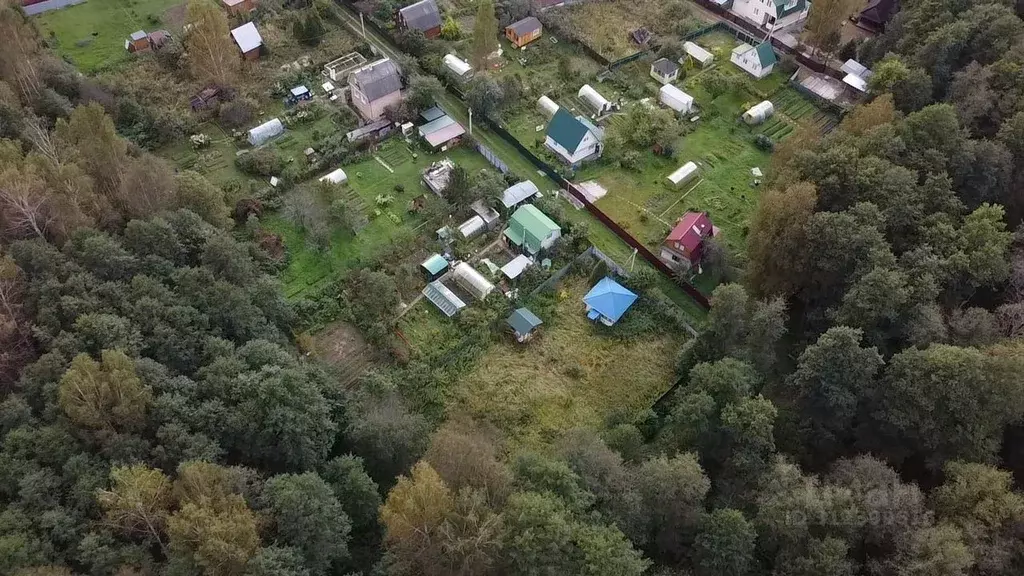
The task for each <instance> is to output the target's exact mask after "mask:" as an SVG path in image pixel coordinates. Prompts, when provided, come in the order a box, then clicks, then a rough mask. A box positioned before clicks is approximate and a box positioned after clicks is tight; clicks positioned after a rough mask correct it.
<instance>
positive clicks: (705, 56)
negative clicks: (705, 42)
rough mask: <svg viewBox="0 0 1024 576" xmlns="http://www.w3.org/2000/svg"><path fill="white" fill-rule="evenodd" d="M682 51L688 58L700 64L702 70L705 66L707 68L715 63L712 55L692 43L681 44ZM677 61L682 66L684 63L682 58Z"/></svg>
mask: <svg viewBox="0 0 1024 576" xmlns="http://www.w3.org/2000/svg"><path fill="white" fill-rule="evenodd" d="M683 50H685V51H686V55H687V56H688V57H690V58H693V60H694V61H695V62H697V63H698V64H700V65H701V67H702V68H703V67H705V66H709V65H710V64H711V63H712V62H714V61H715V55H714V54H712V53H711V52H708V51H707V50H705V49H703V48H701V47H700V46H698V45H697V44H695V43H693V42H689V41H687V42H683ZM679 60H680V62H679V63H680V64H682V63H683V61H684V59H683V58H680V59H679Z"/></svg>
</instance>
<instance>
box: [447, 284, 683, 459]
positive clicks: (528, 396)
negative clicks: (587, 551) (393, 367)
mask: <svg viewBox="0 0 1024 576" xmlns="http://www.w3.org/2000/svg"><path fill="white" fill-rule="evenodd" d="M587 289H588V286H586V280H585V279H582V278H576V277H572V276H570V277H568V279H567V280H566V282H565V283H564V284H563V285H561V286H560V287H559V288H558V289H557V294H558V298H559V302H558V304H557V305H556V306H555V309H554V312H553V313H552V314H550V315H546V316H544V317H542V320H543V321H544V326H543V327H542V329H541V332H540V333H539V335H538V337H537V338H535V339H534V340H533V341H531V342H528V343H526V344H519V343H517V342H515V341H514V340H512V339H511V337H507V338H502V340H501V341H500V343H496V344H494V345H492V346H491V348H490V349H489V350H488V351H487V352H486V353H485V354H484V355H483V357H482V358H480V360H479V361H478V362H477V363H476V366H475V368H474V370H473V371H472V372H470V373H469V374H467V375H466V376H465V377H462V378H460V379H459V384H458V387H457V388H456V389H455V390H454V391H453V395H452V406H451V410H452V411H456V412H467V413H469V414H470V415H472V416H475V417H477V418H481V419H484V420H487V421H490V422H491V423H493V424H494V425H496V426H497V427H498V428H500V429H501V430H502V431H503V432H504V433H505V434H506V435H507V436H508V438H509V439H510V441H511V442H512V444H513V447H538V446H541V445H543V444H545V443H547V442H549V441H551V440H552V439H554V438H555V437H556V436H557V435H558V433H560V432H562V431H564V430H568V429H571V428H576V427H590V428H594V427H599V426H601V425H602V423H603V422H604V420H605V419H606V418H607V417H608V416H609V415H611V414H612V413H614V412H616V411H620V410H621V411H626V412H627V413H634V412H639V411H641V410H644V409H646V408H649V407H650V406H651V405H652V404H653V403H654V402H655V400H657V398H658V397H659V396H660V395H661V394H663V393H664V392H665V391H667V390H668V389H669V388H670V387H671V386H672V383H673V381H674V375H673V374H674V372H673V371H674V366H675V361H676V357H677V355H678V352H679V349H680V347H681V346H682V345H683V342H684V340H683V338H682V337H674V336H652V337H650V338H648V339H644V340H638V341H633V342H625V341H622V340H617V339H614V338H611V337H608V336H607V335H604V334H601V333H600V331H599V330H598V329H597V328H596V327H595V326H594V325H593V324H592V323H591V322H590V321H589V320H587V318H586V315H585V314H584V308H583V303H582V297H583V295H584V294H585V293H586V290H587ZM627 314H628V312H627ZM438 316H439V314H438Z"/></svg>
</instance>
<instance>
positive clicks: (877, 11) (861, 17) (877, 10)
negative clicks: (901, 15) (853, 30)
mask: <svg viewBox="0 0 1024 576" xmlns="http://www.w3.org/2000/svg"><path fill="white" fill-rule="evenodd" d="M899 9H900V6H899V2H898V1H897V0H871V2H868V5H867V6H866V7H865V8H864V9H863V10H861V11H860V13H859V14H857V15H856V17H855V18H856V22H857V26H859V27H860V28H863V29H864V30H867V31H868V32H872V33H875V34H881V33H882V32H885V25H886V24H887V23H888V22H889V20H892V17H893V16H895V15H896V13H897V12H899Z"/></svg>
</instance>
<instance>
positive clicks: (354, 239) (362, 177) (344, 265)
mask: <svg viewBox="0 0 1024 576" xmlns="http://www.w3.org/2000/svg"><path fill="white" fill-rule="evenodd" d="M417 154H418V158H413V152H411V151H409V149H408V147H407V146H406V144H405V141H403V140H401V139H395V138H393V139H391V140H389V141H387V143H385V144H384V146H383V147H382V148H381V149H380V150H379V151H378V152H377V153H376V155H377V156H379V157H381V159H385V158H386V160H385V162H386V163H387V164H388V165H389V166H390V167H391V168H392V169H393V170H394V173H391V172H389V171H388V170H387V169H386V168H384V166H382V165H381V164H380V163H379V162H377V160H375V159H374V158H368V159H366V160H363V161H361V162H359V163H357V164H353V165H350V166H343V168H344V169H345V173H346V174H347V175H348V177H349V181H348V184H347V185H346V186H345V188H344V190H345V194H346V195H347V196H346V198H347V199H348V200H349V201H350V205H361V206H364V207H367V210H368V211H369V212H371V214H367V216H371V217H372V212H373V210H374V206H375V199H376V197H377V196H378V195H387V194H390V195H392V196H394V198H395V201H394V202H393V203H392V204H391V206H389V207H388V208H387V210H386V212H387V213H385V214H382V215H381V216H378V217H376V218H371V220H370V222H369V224H368V225H367V226H366V227H365V228H363V229H362V230H360V231H359V233H358V234H353V233H352V232H350V231H348V230H345V229H341V228H338V229H335V230H333V231H332V234H331V242H330V248H329V249H327V250H324V251H317V250H312V249H310V248H309V246H308V245H307V243H306V237H305V233H304V232H303V230H302V229H300V228H299V227H298V226H296V225H295V224H293V223H292V222H291V221H289V220H287V219H286V218H284V217H283V216H282V215H281V214H280V213H273V214H269V215H265V216H264V217H263V218H262V219H261V223H262V224H263V226H264V227H265V228H266V229H267V230H269V231H271V232H274V233H276V234H280V235H281V237H282V238H283V239H284V244H285V246H286V247H287V249H288V266H287V268H286V269H285V270H284V271H283V272H282V273H281V275H280V278H281V281H282V283H283V284H284V289H285V295H286V296H288V297H289V298H295V297H298V296H301V295H303V294H304V293H305V292H306V291H308V290H310V289H311V288H315V287H318V286H319V285H321V284H322V283H323V282H325V281H327V280H329V279H332V278H336V277H338V276H339V275H340V274H343V273H344V272H345V271H346V270H351V269H353V268H356V267H358V265H359V263H360V261H361V260H364V259H369V258H372V257H373V256H374V255H375V254H378V253H380V251H382V250H384V249H386V248H387V247H388V246H389V245H391V244H393V243H399V244H403V243H408V242H409V239H410V237H411V236H419V237H423V238H426V237H431V238H432V237H433V234H434V230H435V229H436V228H437V227H436V226H429V225H426V222H425V220H424V217H423V216H421V215H419V214H411V213H408V212H407V211H406V208H407V206H408V204H409V202H410V201H411V200H412V199H413V198H415V197H416V196H419V195H420V194H424V193H426V194H427V195H428V198H429V197H430V196H432V194H431V193H430V192H429V191H428V190H427V189H426V187H425V186H423V185H422V184H421V183H420V171H421V170H422V169H423V168H425V167H426V166H427V165H429V164H430V163H431V162H433V161H436V160H439V159H441V158H445V157H448V158H451V159H452V160H453V161H454V162H455V163H456V164H458V165H460V166H463V167H465V168H466V169H467V170H470V171H476V170H480V169H482V168H487V167H488V166H490V165H489V164H488V163H487V160H485V159H484V157H483V156H481V155H480V154H478V153H477V152H476V151H474V150H472V149H469V148H465V147H459V148H456V149H454V150H449V151H448V152H445V153H441V154H424V153H422V152H418V153H417ZM399 184H400V185H402V186H403V187H404V191H402V192H398V191H396V190H395V186H396V185H399ZM392 217H394V218H395V220H393V219H392ZM396 220H397V221H396ZM405 253H406V254H408V257H409V260H410V261H418V258H419V257H420V256H421V254H420V252H418V251H416V250H413V249H412V246H407V247H406V249H405Z"/></svg>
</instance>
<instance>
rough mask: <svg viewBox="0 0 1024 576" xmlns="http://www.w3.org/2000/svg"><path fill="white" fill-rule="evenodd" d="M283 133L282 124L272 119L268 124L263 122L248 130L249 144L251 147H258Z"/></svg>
mask: <svg viewBox="0 0 1024 576" xmlns="http://www.w3.org/2000/svg"><path fill="white" fill-rule="evenodd" d="M283 133H284V124H282V123H281V121H280V120H278V119H277V118H274V119H273V120H270V121H269V122H264V123H263V124H260V125H259V126H257V127H255V128H253V129H252V130H249V144H252V145H253V146H260V145H262V144H264V143H266V142H267V140H270V139H271V138H274V137H276V136H280V135H281V134H283Z"/></svg>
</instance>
